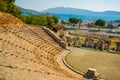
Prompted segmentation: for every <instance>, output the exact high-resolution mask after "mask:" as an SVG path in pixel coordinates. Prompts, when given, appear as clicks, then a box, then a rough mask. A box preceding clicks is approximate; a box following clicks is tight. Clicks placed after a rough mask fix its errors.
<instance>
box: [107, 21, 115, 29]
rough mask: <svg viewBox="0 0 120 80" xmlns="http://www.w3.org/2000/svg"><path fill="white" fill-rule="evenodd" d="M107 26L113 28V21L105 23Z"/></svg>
mask: <svg viewBox="0 0 120 80" xmlns="http://www.w3.org/2000/svg"><path fill="white" fill-rule="evenodd" d="M107 27H108V28H110V29H114V28H115V27H114V26H113V22H112V21H110V22H109V23H108V24H107Z"/></svg>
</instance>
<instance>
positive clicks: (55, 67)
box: [0, 26, 78, 80]
mask: <svg viewBox="0 0 120 80" xmlns="http://www.w3.org/2000/svg"><path fill="white" fill-rule="evenodd" d="M62 51H63V48H62V47H61V46H60V45H59V44H58V43H57V42H55V40H54V39H52V38H51V37H50V36H49V35H48V34H47V33H46V32H45V31H44V30H42V28H38V27H28V26H23V27H0V68H1V66H2V68H3V67H4V70H5V69H7V68H10V69H11V68H13V69H17V70H23V71H29V72H34V73H36V74H38V73H39V74H41V75H43V74H45V75H46V76H47V77H48V78H47V77H46V79H47V80H56V78H58V80H75V79H78V78H77V77H74V76H72V75H71V74H69V73H68V72H67V71H65V70H64V69H61V68H60V67H59V64H58V63H57V60H56V56H57V55H58V54H60V53H61V52H62ZM6 71H7V70H6ZM3 72H4V71H3ZM13 72H14V71H13ZM0 74H2V73H1V72H0ZM13 74H14V73H13ZM49 77H50V78H49ZM36 78H37V77H36ZM43 78H44V76H43ZM37 80H39V79H37ZM40 80H41V79H40Z"/></svg>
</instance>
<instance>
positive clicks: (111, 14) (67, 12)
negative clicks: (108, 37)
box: [18, 7, 120, 20]
mask: <svg viewBox="0 0 120 80" xmlns="http://www.w3.org/2000/svg"><path fill="white" fill-rule="evenodd" d="M18 8H19V9H20V10H21V11H23V15H29V13H30V12H31V13H33V14H36V15H40V14H47V13H50V14H52V15H56V16H58V17H61V18H64V19H68V18H70V17H77V18H82V19H83V20H96V19H104V20H120V12H119V11H111V10H108V11H103V12H97V11H91V10H86V9H78V8H70V7H55V8H49V9H46V10H43V11H41V12H39V11H35V10H30V9H24V8H21V7H18Z"/></svg>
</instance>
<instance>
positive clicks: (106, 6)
mask: <svg viewBox="0 0 120 80" xmlns="http://www.w3.org/2000/svg"><path fill="white" fill-rule="evenodd" d="M16 5H18V6H20V7H23V8H26V9H33V10H37V11H42V10H45V9H48V8H54V7H72V8H80V9H88V10H92V11H105V10H113V11H120V0H16Z"/></svg>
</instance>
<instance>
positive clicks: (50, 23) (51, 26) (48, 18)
mask: <svg viewBox="0 0 120 80" xmlns="http://www.w3.org/2000/svg"><path fill="white" fill-rule="evenodd" d="M47 22H48V24H47V27H48V28H49V29H51V30H52V29H53V28H54V25H55V24H54V19H53V18H52V17H50V16H48V17H47Z"/></svg>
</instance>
